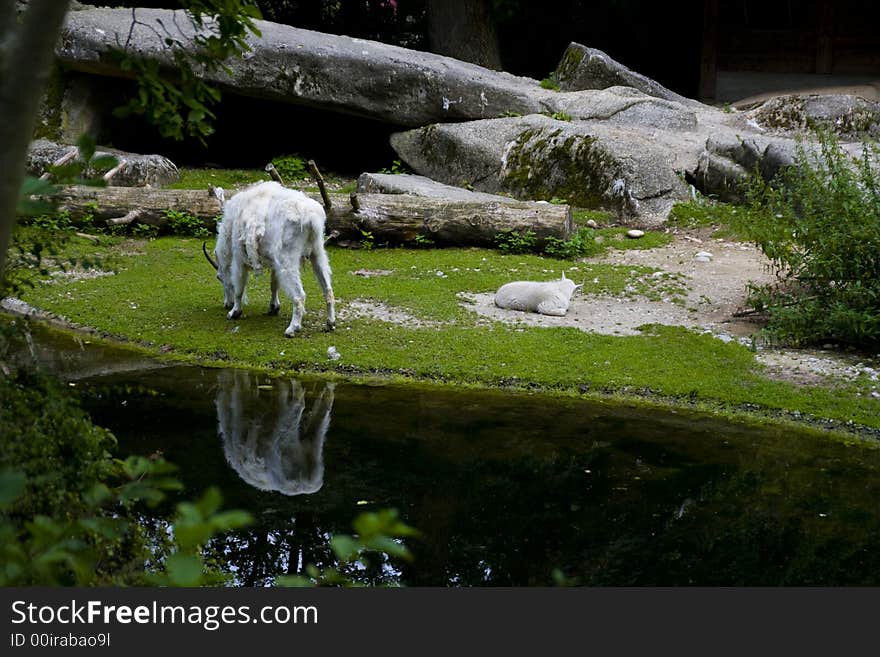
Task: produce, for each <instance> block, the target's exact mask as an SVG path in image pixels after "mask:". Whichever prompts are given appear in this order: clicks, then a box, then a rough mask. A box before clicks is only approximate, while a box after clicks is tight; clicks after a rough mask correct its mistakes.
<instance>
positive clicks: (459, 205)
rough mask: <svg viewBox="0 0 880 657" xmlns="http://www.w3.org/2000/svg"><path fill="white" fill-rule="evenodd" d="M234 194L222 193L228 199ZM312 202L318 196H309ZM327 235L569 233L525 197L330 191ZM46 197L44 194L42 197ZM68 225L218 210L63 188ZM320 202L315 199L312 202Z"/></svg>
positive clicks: (443, 239)
mask: <svg viewBox="0 0 880 657" xmlns="http://www.w3.org/2000/svg"><path fill="white" fill-rule="evenodd" d="M234 194H235V192H234V191H229V192H228V193H227V198H228V197H231V196H233V195H234ZM309 196H310V197H311V198H314V199H315V200H319V199H320V198H321V197H320V195H318V194H309ZM329 198H330V202H331V209H330V211H329V212H328V213H327V226H326V228H327V232H328V234H329V233H331V232H336V233H337V234H338V235H339V238H340V239H342V240H352V239H353V240H357V241H360V240H361V239H362V238H363V233H364V232H366V231H368V232H370V233H371V234H372V236H373V240H374V241H375V243H377V244H383V243H389V244H406V243H413V242H415V241H416V239H417V237H419V236H421V237H422V238H425V239H429V240H431V241H433V242H434V243H436V244H437V245H456V246H492V245H494V243H495V237H496V235H498V233H500V232H504V231H510V230H515V231H519V232H526V231H531V232H533V233H534V234H535V240H536V242H537V244H538V245H540V244H541V243H543V241H544V240H546V239H547V238H548V237H556V238H558V239H567V238H568V237H570V236H571V233H572V226H571V209H570V208H569V206H567V205H552V204H549V203H532V202H528V201H514V200H511V201H510V202H483V201H462V200H452V199H442V198H431V197H424V196H413V195H409V194H351V196H349V195H348V194H330V195H329ZM47 200H48V199H47ZM51 200H52V201H54V202H55V203H56V204H57V206H58V210H59V211H64V212H67V213H68V214H69V215H70V218H71V220H72V221H73V223H74V225H78V224H79V223H80V222H81V221H82V219H83V218H84V217H89V218H90V220H91V223H92V224H96V225H119V224H126V223H131V224H136V223H139V224H146V225H150V226H157V227H159V228H162V227H164V226H165V225H166V224H168V223H169V222H170V221H171V220H172V218H173V217H174V213H186V214H188V215H190V216H191V217H195V218H197V219H199V220H200V221H201V222H202V223H203V224H204V225H205V226H206V227H207V228H209V229H211V230H214V227H215V225H216V221H217V219H218V218H219V216H220V214H221V212H222V208H221V204H220V201H219V200H218V199H217V197H216V196H215V195H214V194H212V193H211V192H210V191H208V190H194V189H153V188H147V187H87V186H81V185H71V186H68V187H64V188H62V189H61V191H60V192H59V193H58V194H57V195H55V196H53V197H52V199H51ZM319 202H320V201H319Z"/></svg>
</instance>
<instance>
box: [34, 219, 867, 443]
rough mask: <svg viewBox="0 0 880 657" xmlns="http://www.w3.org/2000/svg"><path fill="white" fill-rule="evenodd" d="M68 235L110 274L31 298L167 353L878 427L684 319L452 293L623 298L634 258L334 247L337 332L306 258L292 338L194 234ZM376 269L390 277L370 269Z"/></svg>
mask: <svg viewBox="0 0 880 657" xmlns="http://www.w3.org/2000/svg"><path fill="white" fill-rule="evenodd" d="M30 230H34V229H30ZM65 248H66V250H67V251H68V252H70V253H72V254H77V253H81V252H83V251H88V252H89V253H91V255H93V256H94V255H98V256H99V257H100V260H101V262H102V265H101V266H102V267H104V268H109V269H113V270H114V271H115V272H116V273H115V275H113V276H104V277H99V278H88V277H77V276H61V277H57V278H56V279H53V281H52V282H41V283H39V284H38V285H37V286H36V287H34V288H32V289H29V290H25V292H24V294H23V297H24V299H25V300H26V301H28V302H29V303H31V304H32V305H34V306H37V307H39V308H42V309H45V310H48V311H50V312H53V313H57V314H59V315H62V316H64V317H66V318H67V319H69V320H70V321H72V322H75V323H77V324H81V325H85V326H91V327H95V328H97V329H99V330H100V331H102V332H104V333H106V334H108V335H111V336H115V337H118V338H122V339H124V340H127V341H130V342H132V343H136V344H139V345H146V346H148V347H150V348H151V349H153V350H155V351H156V352H157V353H162V354H164V357H166V358H172V359H178V360H184V361H191V362H199V363H204V364H208V365H220V364H222V365H236V366H243V367H255V368H259V369H263V370H266V371H268V372H271V373H275V374H278V375H282V374H288V373H291V372H318V373H323V374H324V375H327V376H340V377H345V376H356V377H358V376H369V377H376V376H378V377H382V378H387V379H394V380H401V379H404V380H414V381H435V382H442V383H448V384H454V385H462V386H481V387H503V388H516V389H525V390H533V391H539V392H544V393H550V394H562V395H587V396H605V395H614V396H619V397H623V398H630V399H632V398H640V399H646V398H648V399H651V400H654V401H659V402H662V403H673V404H682V405H686V406H689V407H696V408H700V409H705V410H710V411H713V412H721V413H749V414H752V415H753V416H755V415H756V416H758V417H765V418H766V417H788V418H791V417H792V413H794V416H795V417H797V416H800V417H801V418H806V417H812V418H813V419H814V421H815V420H819V419H831V420H834V421H836V422H837V423H841V424H842V423H854V424H855V425H861V426H863V427H869V428H874V429H876V428H880V413H878V402H877V400H876V399H873V398H871V397H870V396H862V397H858V396H856V395H854V394H840V390H838V389H834V388H831V387H828V388H826V387H803V386H797V385H794V384H790V383H785V382H781V381H774V380H770V379H769V378H767V377H765V376H764V375H763V374H762V371H761V368H760V366H759V365H758V364H757V363H756V361H755V358H754V354H753V353H752V352H751V351H750V350H749V349H748V348H746V347H744V346H742V345H739V344H736V343H723V342H721V341H719V340H717V339H715V338H713V337H711V336H709V335H701V334H698V333H696V332H693V331H689V330H686V329H684V328H677V327H664V326H647V327H645V328H644V330H643V333H642V334H641V335H638V336H628V337H615V336H607V335H598V334H590V333H584V332H582V331H579V330H577V329H573V328H536V327H526V326H523V325H517V324H513V325H510V324H502V323H495V322H490V321H488V320H486V319H484V318H480V317H478V316H477V315H476V314H474V313H471V312H469V311H468V310H467V309H466V307H464V306H463V304H462V301H461V299H460V298H459V296H458V295H459V293H462V292H469V293H475V292H490V291H494V290H495V289H497V287H498V286H500V285H501V284H503V283H505V282H508V281H510V280H514V279H533V280H549V279H551V278H558V277H559V276H560V274H561V272H562V271H563V270H565V271H566V274H567V275H568V276H569V277H570V278H574V279H575V280H578V281H581V280H582V281H584V282H586V286H585V289H584V292H585V293H587V294H611V295H623V294H626V293H627V287H628V286H629V287H630V288H632V284H633V282H634V281H637V280H642V279H644V278H646V277H645V274H646V273H649V272H647V271H641V270H638V268H633V267H630V266H626V267H615V266H611V265H599V264H585V263H572V262H566V261H560V260H554V259H551V258H545V257H540V256H535V255H504V254H501V253H499V252H497V251H492V250H486V249H442V250H441V249H369V250H367V249H356V250H349V249H341V248H333V247H330V249H329V255H330V260H331V263H332V267H333V272H334V278H333V284H334V289H335V292H336V296H337V300H338V306H337V311H338V313H339V314H340V321H339V322H338V326H337V329H336V331H334V332H325V331H324V330H323V325H324V307H323V305H324V304H323V299H322V298H321V295H320V292H319V290H318V288H317V285H316V283H315V281H314V277H313V276H312V274H311V272H310V271H308V270H307V269H306V271H304V275H303V280H304V284H305V289H306V293H307V301H306V310H307V315H306V318H305V321H304V330H303V332H302V334H301V335H299V336H297V337H296V338H293V339H289V338H285V337H284V336H283V331H284V329H285V328H286V326H287V323H288V321H289V315H288V313H289V312H290V301H289V300H288V299H286V298H282V312H281V316H280V317H273V316H268V315H266V313H265V310H266V308H267V306H268V298H269V291H268V276H266V275H263V276H260V277H252V278H251V283H250V285H249V288H248V295H249V298H250V302H249V304H248V305H247V306H245V312H244V316H243V317H242V318H241V319H239V320H237V321H229V320H227V319H226V317H225V310H224V308H223V306H222V303H221V300H222V292H221V289H220V285H219V283H218V282H217V281H216V280H215V278H214V275H213V271H212V270H211V269H210V268H209V266H208V264H207V263H206V262H205V261H204V258H203V256H202V254H201V242H200V241H199V240H195V239H187V238H176V237H168V238H160V239H155V240H151V241H144V240H140V241H138V240H131V239H125V238H119V237H109V236H108V237H101V238H100V243H99V244H98V245H97V246H96V245H95V244H93V243H92V242H91V241H87V240H80V238H72V239H71V240H70V241H69V242H68V243H67V246H66V247H65ZM96 251H97V252H98V253H97V254H96V253H95V252H96ZM642 269H646V268H642ZM379 272H382V273H383V274H384V275H370V274H371V273H379ZM384 272H391V273H384ZM364 274H367V275H364ZM648 278H650V277H648ZM355 300H359V301H360V302H362V303H366V304H368V305H369V304H373V305H376V306H379V305H384V306H385V307H390V308H393V309H396V310H400V311H404V312H405V313H407V314H408V315H409V316H411V317H412V318H413V321H403V322H402V323H401V322H399V321H398V322H389V321H383V320H382V319H380V318H379V317H378V316H372V315H369V314H368V315H363V314H359V313H356V312H354V311H353V310H354V309H353V306H352V302H354V301H355ZM330 346H333V347H335V349H336V350H337V351H338V353H339V354H341V358H340V359H339V360H330V359H329V358H328V356H327V350H328V348H329V347H330ZM853 385H858V384H853ZM850 392H851V391H850Z"/></svg>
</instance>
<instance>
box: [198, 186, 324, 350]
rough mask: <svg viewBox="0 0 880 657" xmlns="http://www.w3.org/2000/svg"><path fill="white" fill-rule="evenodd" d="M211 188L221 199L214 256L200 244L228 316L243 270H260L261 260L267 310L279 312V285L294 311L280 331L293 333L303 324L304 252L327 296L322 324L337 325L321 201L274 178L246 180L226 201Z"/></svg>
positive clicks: (238, 297)
mask: <svg viewBox="0 0 880 657" xmlns="http://www.w3.org/2000/svg"><path fill="white" fill-rule="evenodd" d="M215 194H216V195H217V198H218V199H219V200H220V202H221V204H222V205H223V218H222V219H221V221H220V224H219V226H218V228H217V246H216V247H215V248H214V255H216V257H217V262H214V261H213V260H212V259H211V257H210V256H209V255H208V250H207V247H206V246H205V245H204V244H203V245H202V250H203V251H204V253H205V257H206V258H208V262H210V263H211V265H212V266H213V267H214V268H215V269H216V270H217V279H218V280H219V281H220V283H221V284H222V285H223V305H224V306H225V307H226V308H227V309H229V313H228V314H227V317H228V318H229V319H236V318H238V317H240V316H241V304H242V297H243V295H244V291H245V286H246V285H247V279H248V274H249V273H250V272H251V271H254V272H256V273H260V272H261V271H262V269H263V266H264V265H265V266H268V267H269V269H270V270H271V272H272V281H271V286H272V298H271V300H270V301H269V314H270V315H277V314H278V311H279V310H280V308H281V304H280V302H279V300H278V289H279V288H280V289H282V290H284V292H285V294H287V295H288V296H289V297H290V298H291V300H292V301H293V317H292V318H291V320H290V326H288V327H287V329H286V330H285V331H284V335H286V336H287V337H293V336H294V335H295V334H296V332H297V331H299V330H301V329H302V317H303V314H304V313H305V297H306V294H305V291H304V290H303V286H302V278H301V276H300V264H301V262H302V259H303V258H308V259H310V260H311V263H312V270H313V271H314V272H315V277H316V278H317V279H318V285H320V287H321V291H322V292H323V293H324V299H325V301H326V302H327V329H328V330H332V329H333V328H334V327H335V325H336V301H335V299H334V297H333V288H332V287H331V283H330V273H331V272H330V262H329V260H328V258H327V252H326V251H325V250H324V223H325V220H326V215H325V213H324V208H323V207H322V206H321V204H320V203H318V202H317V201H314V200H312V199H310V198H309V197H308V196H306V195H305V194H303V193H302V192H299V191H296V190H293V189H287V188H285V187H282V186H281V185H279V184H278V183H276V182H262V183H257V184H255V185H251V186H250V187H247V188H245V189H243V190H242V191H240V192H238V193H237V194H236V195H235V196H233V197H232V198H231V199H230V200H229V201H227V202H225V203H224V202H223V195H222V192H221V193H216V192H215Z"/></svg>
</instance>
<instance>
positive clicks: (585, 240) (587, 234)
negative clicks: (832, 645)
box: [544, 228, 605, 260]
mask: <svg viewBox="0 0 880 657" xmlns="http://www.w3.org/2000/svg"><path fill="white" fill-rule="evenodd" d="M604 250H605V248H604V247H603V245H602V244H600V243H599V242H597V241H596V231H594V230H593V229H591V228H580V229H579V230H578V232H577V234H575V235H574V237H572V238H570V239H567V240H561V239H559V238H558V237H548V238H547V242H546V244H545V245H544V253H546V254H547V255H548V256H550V257H551V258H559V259H561V260H573V259H574V258H586V257H589V256H592V255H597V254H599V253H601V252H602V251H604Z"/></svg>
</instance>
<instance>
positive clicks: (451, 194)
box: [357, 173, 518, 203]
mask: <svg viewBox="0 0 880 657" xmlns="http://www.w3.org/2000/svg"><path fill="white" fill-rule="evenodd" d="M357 191H358V193H359V194H411V195H412V196H426V197H430V198H445V199H450V200H453V201H473V202H482V203H517V202H518V201H517V200H516V199H514V198H511V197H509V196H499V195H498V194H486V193H484V192H475V191H473V190H470V189H466V188H464V187H456V186H455V185H445V184H443V183H440V182H437V181H436V180H432V179H431V178H426V177H425V176H418V175H413V174H411V173H396V174H390V173H362V174H361V175H360V176H358V180H357Z"/></svg>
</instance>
